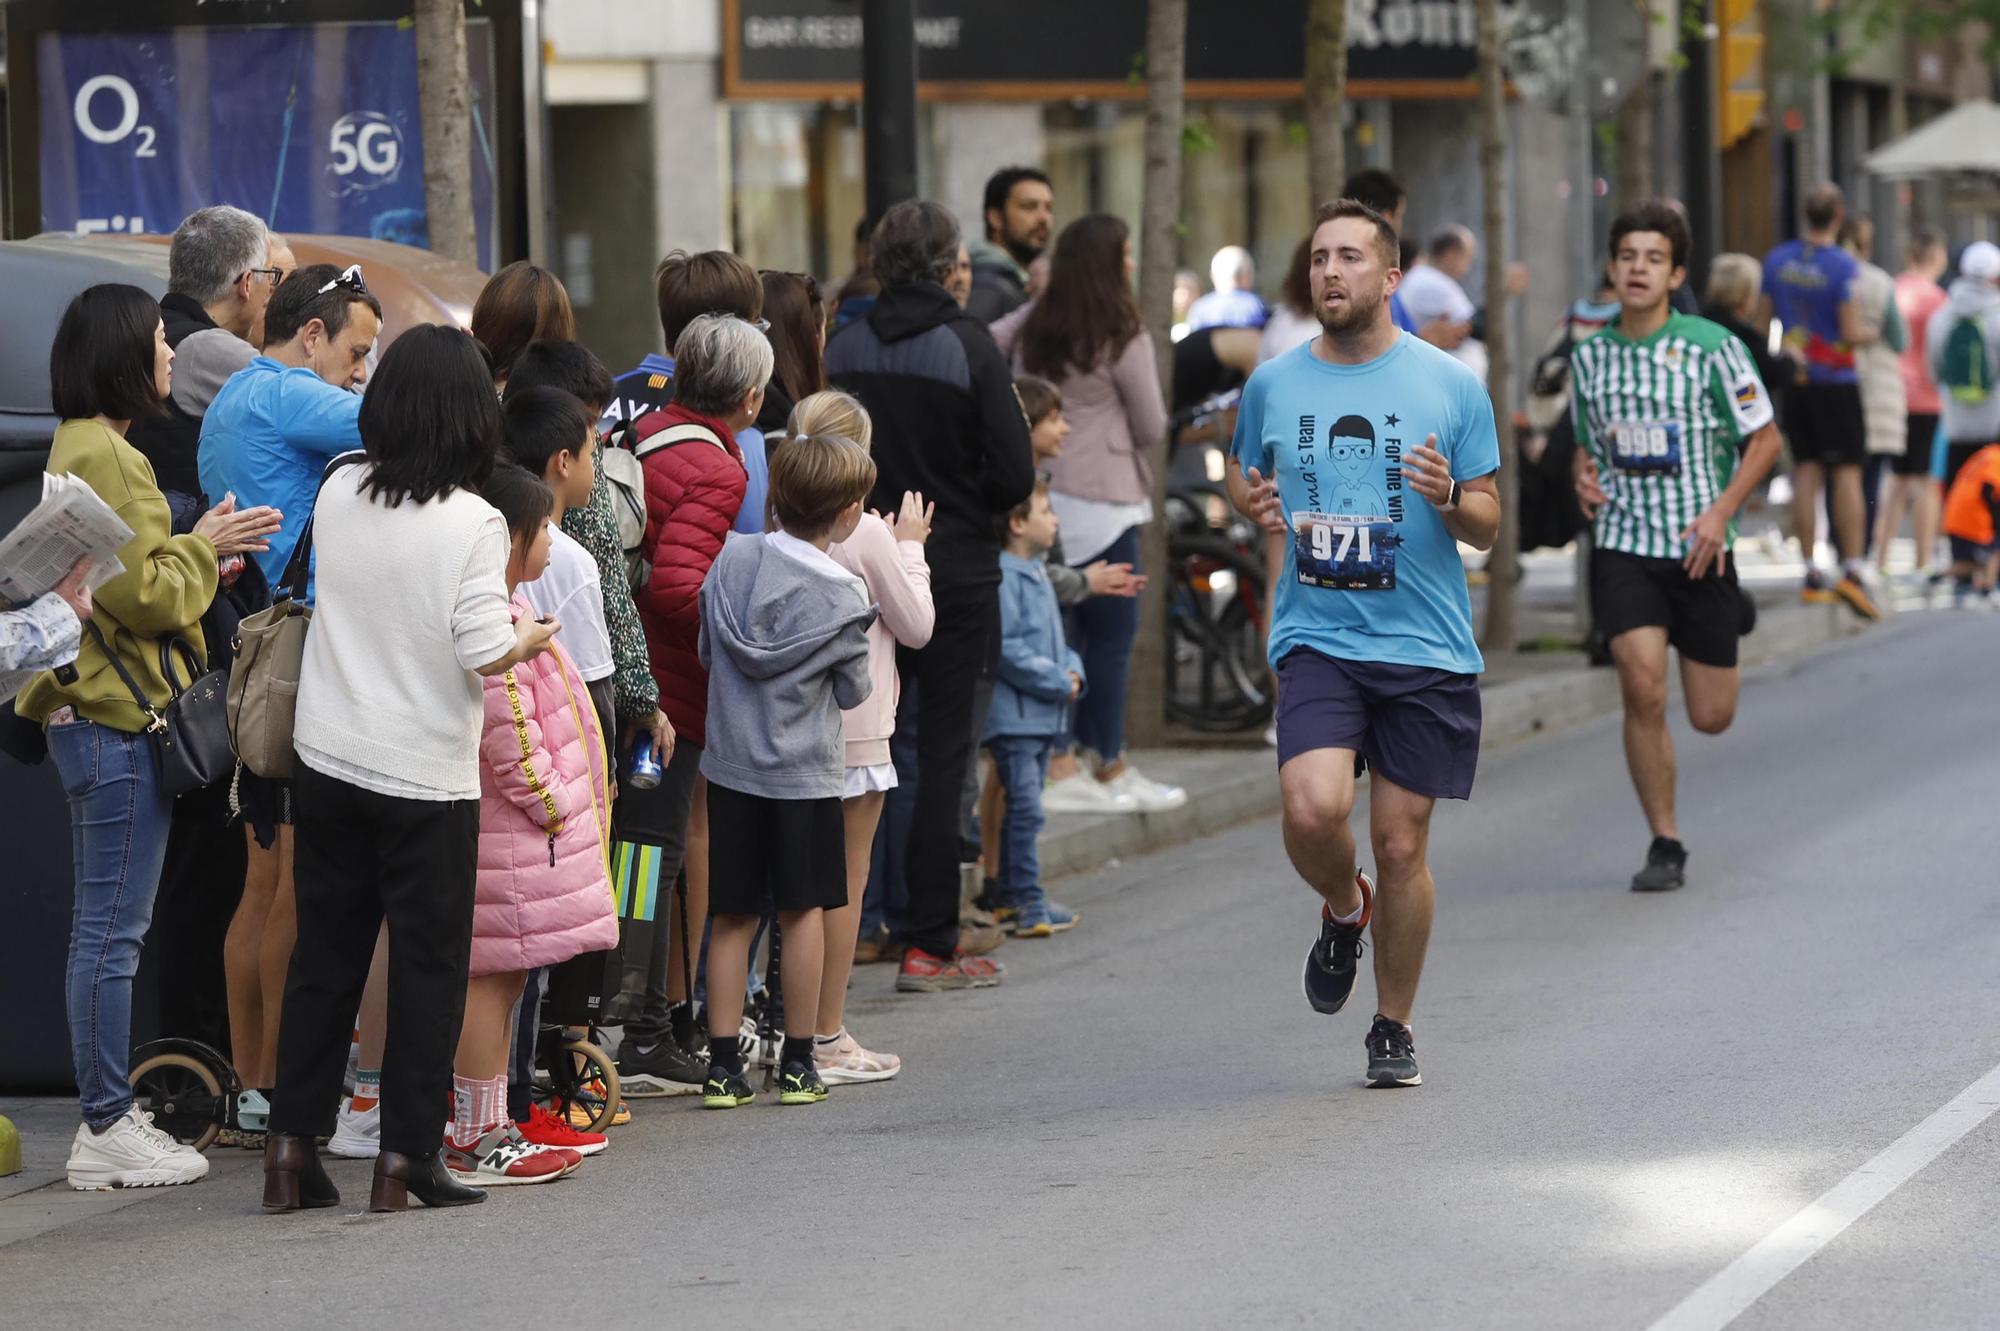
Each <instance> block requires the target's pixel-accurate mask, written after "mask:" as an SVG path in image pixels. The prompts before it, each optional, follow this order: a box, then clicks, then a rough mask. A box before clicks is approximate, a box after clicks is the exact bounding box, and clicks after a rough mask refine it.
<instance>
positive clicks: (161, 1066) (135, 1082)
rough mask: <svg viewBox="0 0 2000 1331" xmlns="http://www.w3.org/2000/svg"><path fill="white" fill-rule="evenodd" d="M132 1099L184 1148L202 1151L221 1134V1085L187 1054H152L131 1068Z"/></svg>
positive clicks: (209, 1069)
mask: <svg viewBox="0 0 2000 1331" xmlns="http://www.w3.org/2000/svg"><path fill="white" fill-rule="evenodd" d="M132 1098H133V1099H134V1100H135V1101H137V1102H138V1105H139V1108H141V1109H143V1110H145V1111H146V1112H147V1113H149V1114H151V1115H152V1116H153V1126H154V1127H157V1128H158V1129H159V1130H160V1131H162V1132H164V1133H166V1134H167V1135H168V1136H169V1137H172V1138H173V1139H174V1140H175V1141H177V1142H180V1143H182V1144H183V1145H186V1146H192V1147H194V1149H195V1150H197V1151H206V1150H207V1149H208V1148H209V1146H210V1145H211V1144H213V1143H214V1141H215V1135H216V1134H217V1133H219V1132H221V1131H222V1115H221V1113H220V1110H221V1108H222V1082H221V1080H220V1079H219V1078H217V1077H216V1075H215V1072H214V1070H213V1069H212V1068H210V1067H209V1066H208V1064H206V1063H204V1062H202V1061H201V1060H200V1059H198V1058H194V1057H192V1056H191V1055H188V1054H154V1055H153V1056H152V1057H151V1058H149V1059H147V1060H146V1061H145V1062H143V1063H141V1064H140V1065H139V1066H138V1067H136V1068H133V1069H132Z"/></svg>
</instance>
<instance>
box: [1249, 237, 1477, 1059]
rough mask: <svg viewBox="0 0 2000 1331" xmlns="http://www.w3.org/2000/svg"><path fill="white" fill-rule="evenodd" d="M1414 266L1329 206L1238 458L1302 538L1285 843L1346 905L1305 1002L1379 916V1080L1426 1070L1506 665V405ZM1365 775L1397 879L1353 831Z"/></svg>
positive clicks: (1282, 712)
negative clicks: (1437, 324) (1403, 284)
mask: <svg viewBox="0 0 2000 1331" xmlns="http://www.w3.org/2000/svg"><path fill="white" fill-rule="evenodd" d="M1396 262H1397V250H1396V232H1395V229H1394V228H1393V227H1392V226H1390V225H1389V223H1388V221H1387V220H1386V219H1384V218H1383V217H1382V215H1381V214H1380V213H1377V212H1375V211H1374V210H1372V209H1370V208H1369V207H1368V206H1367V205H1365V204H1362V203H1358V202H1356V201H1355V200H1352V199H1343V200H1341V201H1339V202H1338V203H1330V204H1327V205H1325V206H1323V207H1322V208H1321V209H1320V210H1319V217H1318V224H1317V226H1316V227H1315V229H1314V231H1313V240H1312V298H1313V308H1314V310H1315V312H1316V313H1317V314H1318V316H1319V322H1320V329H1321V332H1320V335H1319V336H1318V337H1316V338H1314V339H1313V340H1312V341H1311V342H1308V343H1306V344H1305V345H1304V346H1301V347H1299V348H1297V349H1296V350H1293V351H1289V352H1287V353H1285V354H1284V355H1282V356H1279V357H1277V358H1276V359H1274V360H1271V361H1269V362H1268V363H1266V364H1265V365H1263V366H1262V367H1260V368H1259V369H1258V370H1257V372H1256V373H1255V374H1253V375H1251V376H1250V382H1249V383H1248V384H1246V385H1245V386H1244V389H1243V401H1242V406H1241V409H1240V410H1239V412H1238V414H1237V419H1236V439H1235V443H1234V445H1233V446H1232V449H1231V453H1232V459H1231V468H1230V493H1231V495H1232V497H1233V498H1234V499H1235V502H1236V505H1237V507H1238V508H1239V509H1241V510H1242V511H1243V512H1244V513H1245V514H1247V515H1249V516H1251V517H1254V518H1256V519H1257V520H1258V521H1259V522H1261V523H1263V524H1264V526H1265V528H1266V529H1267V530H1269V531H1272V532H1277V533H1281V534H1284V535H1286V536H1287V537H1288V538H1289V541H1288V545H1287V549H1286V554H1285V568H1284V575H1283V578H1282V579H1281V581H1280V583H1279V586H1278V591H1277V596H1276V608H1275V613H1274V615H1273V617H1272V622H1271V635H1270V636H1271V648H1270V650H1271V660H1272V662H1273V663H1274V664H1275V665H1276V667H1277V671H1278V783H1279V786H1280V787H1281V789H1282V791H1283V794H1284V830H1285V848H1286V851H1287V853H1288V854H1289V855H1290V856H1291V860H1292V864H1293V867H1295V868H1296V869H1297V870H1298V872H1299V875H1300V876H1301V877H1302V878H1304V879H1305V880H1306V882H1307V884H1308V885H1310V886H1311V887H1312V889H1313V890H1314V891H1315V892H1318V893H1319V894H1320V896H1321V897H1323V898H1325V904H1324V905H1323V906H1322V907H1321V911H1320V930H1319V937H1318V939H1317V940H1316V941H1315V942H1314V944H1313V947H1312V951H1311V952H1310V953H1309V954H1308V955H1307V957H1306V966H1305V991H1306V998H1307V1000H1308V1001H1309V1002H1310V1003H1311V1004H1312V1006H1313V1008H1314V1009H1315V1010H1317V1011H1320V1012H1326V1013H1332V1012H1338V1011H1340V1009H1341V1008H1342V1007H1343V1006H1344V1005H1345V1004H1346V1002H1347V998H1348V995H1349V994H1350V993H1352V992H1353V989H1354V981H1355V975H1356V971H1357V963H1358V962H1359V959H1360V956H1361V940H1362V934H1363V931H1364V930H1366V929H1367V928H1368V927H1369V925H1370V924H1371V922H1372V924H1373V926H1374V932H1375V989H1376V1003H1377V1012H1376V1017H1375V1022H1374V1025H1373V1026H1372V1027H1371V1028H1370V1030H1369V1032H1368V1039H1367V1044H1368V1084H1369V1085H1371V1086H1415V1085H1418V1084H1420V1083H1421V1081H1422V1080H1423V1079H1422V1077H1421V1076H1419V1074H1418V1072H1417V1060H1416V1049H1415V1045H1414V1044H1413V1042H1412V1040H1411V1035H1410V1025H1409V1023H1410V1011H1411V1007H1412V1006H1413V1004H1414V1003H1415V1001H1416V996H1417V980H1418V977H1419V976H1420V975H1421V974H1422V972H1423V966H1424V951H1425V948H1426V946H1427V945H1428V943H1429V941H1430V932H1431V914H1432V910H1433V907H1434V902H1435V894H1436V887H1435V884H1433V882H1432V881H1431V873H1430V868H1429V865H1428V864H1427V862H1426V853H1427V848H1428V846H1429V843H1430V822H1431V810H1432V808H1433V806H1434V805H1435V803H1436V801H1438V800H1439V799H1465V798H1467V797H1468V796H1469V795H1470V794H1471V792H1472V776H1473V769H1474V767H1475V766H1476V765H1477V763H1478V759H1479V682H1478V676H1479V673H1480V671H1482V670H1483V669H1485V663H1484V662H1483V661H1482V660H1481V658H1480V655H1479V647H1478V644H1477V643H1476V642H1475V640H1474V638H1473V632H1472V608H1471V604H1470V602H1469V600H1468V598H1467V595H1466V588H1465V566H1464V564H1463V563H1462V562H1461V561H1460V559H1459V554H1458V543H1459V542H1461V541H1463V542H1465V543H1466V544H1467V545H1471V546H1473V547H1475V548H1477V549H1480V550H1486V549H1490V548H1492V545H1493V538H1494V535H1495V533H1496V532H1497V531H1498V530H1499V527H1500V500H1499V496H1498V493H1497V491H1496V488H1495V485H1494V480H1493V477H1494V473H1495V472H1496V471H1498V470H1499V467H1500V446H1499V440H1498V438H1497V437H1496V435H1495V433H1494V428H1493V404H1492V400H1491V399H1490V398H1489V397H1488V396H1487V393H1486V388H1485V386H1484V385H1483V384H1481V383H1480V382H1479V380H1478V379H1476V378H1475V377H1474V376H1473V375H1472V373H1471V372H1470V371H1469V370H1467V369H1466V368H1465V367H1464V366H1462V365H1460V364H1459V363H1458V362H1457V361H1456V360H1454V359H1452V357H1451V356H1450V355H1449V354H1448V353H1446V352H1443V351H1440V350H1439V349H1437V348H1436V347H1434V346H1431V345H1430V344H1429V343H1427V342H1424V341H1422V340H1421V339H1419V338H1416V337H1414V336H1411V335H1409V334H1407V333H1405V332H1402V331H1400V330H1398V329H1397V327H1396V326H1395V324H1394V323H1393V322H1391V320H1390V315H1389V297H1390V296H1391V295H1392V294H1393V293H1394V292H1395V289H1396V284H1397V281H1398V280H1399V279H1400V277H1401V274H1400V272H1399V270H1398V269H1397V266H1396ZM1420 441H1421V442H1420ZM1364 768H1368V769H1372V770H1373V772H1374V777H1373V781H1372V783H1371V787H1370V798H1369V834H1370V839H1371V841H1372V842H1373V844H1374V850H1375V870H1376V873H1377V875H1378V876H1379V878H1380V883H1379V886H1378V884H1377V883H1376V882H1375V881H1372V880H1370V878H1369V877H1368V875H1366V874H1364V873H1362V872H1360V866H1359V863H1358V860H1357V853H1356V849H1355V844H1354V835H1353V832H1352V831H1351V830H1350V828H1349V827H1348V815H1349V814H1350V813H1351V812H1352V810H1353V808H1354V790H1355V782H1356V778H1357V777H1358V776H1359V774H1360V772H1361V771H1362V770H1363V769H1364ZM1378 899H1379V907H1380V908H1379V910H1378V909H1377V904H1378Z"/></svg>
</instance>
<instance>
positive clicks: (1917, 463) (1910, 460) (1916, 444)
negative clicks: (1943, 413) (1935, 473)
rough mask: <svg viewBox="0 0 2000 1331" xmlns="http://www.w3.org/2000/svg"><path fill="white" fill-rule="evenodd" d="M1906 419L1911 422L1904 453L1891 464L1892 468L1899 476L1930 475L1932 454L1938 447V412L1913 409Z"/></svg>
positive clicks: (1904, 443) (1904, 444) (1905, 440)
mask: <svg viewBox="0 0 2000 1331" xmlns="http://www.w3.org/2000/svg"><path fill="white" fill-rule="evenodd" d="M1904 419H1905V420H1907V421H1908V422H1909V427H1910V429H1909V434H1908V435H1907V436H1906V437H1905V439H1904V442H1903V455H1902V456H1901V457H1899V458H1896V459H1895V460H1894V461H1893V462H1892V463H1891V464H1890V469H1891V470H1892V471H1894V472H1895V474H1896V475H1898V476H1928V475H1930V474H1931V454H1932V452H1934V451H1935V450H1936V448H1937V427H1938V418H1937V413H1936V412H1934V411H1913V412H1911V413H1910V414H1909V415H1908V416H1906V417H1904Z"/></svg>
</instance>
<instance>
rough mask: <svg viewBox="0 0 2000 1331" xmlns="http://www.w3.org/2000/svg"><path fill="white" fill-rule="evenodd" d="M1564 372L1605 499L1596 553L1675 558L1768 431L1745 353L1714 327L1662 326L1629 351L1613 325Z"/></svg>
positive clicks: (1764, 399) (1692, 323) (1691, 322)
mask: <svg viewBox="0 0 2000 1331" xmlns="http://www.w3.org/2000/svg"><path fill="white" fill-rule="evenodd" d="M1572 365H1573V367H1574V368H1573V370H1572V373H1571V379H1570V382H1571V384H1572V385H1573V392H1574V399H1573V401H1574V410H1575V413H1576V434H1577V441H1578V443H1579V444H1580V445H1581V446H1583V447H1584V448H1587V449H1589V450H1590V456H1591V458H1592V459H1593V460H1594V461H1595V462H1596V464H1597V469H1598V474H1599V484H1600V485H1602V487H1603V489H1604V495H1605V502H1604V504H1603V506H1602V507H1601V508H1599V509H1598V511H1597V517H1596V519H1595V524H1594V527H1593V532H1592V534H1593V538H1594V539H1595V541H1596V543H1597V548H1598V549H1600V550H1622V551H1624V552H1625V553H1627V554H1633V555H1642V556H1646V557H1648V558H1654V559H1680V558H1682V557H1683V556H1684V555H1686V553H1687V542H1686V539H1685V533H1686V532H1687V529H1688V528H1689V526H1691V525H1692V524H1693V522H1694V520H1695V519H1696V518H1697V517H1699V516H1701V514H1702V513H1704V512H1705V511H1707V510H1708V509H1709V508H1710V507H1711V506H1713V505H1714V503H1715V501H1716V500H1717V499H1718V498H1720V497H1721V495H1722V492H1723V491H1724V490H1725V489H1727V488H1728V486H1729V480H1730V477H1731V476H1732V475H1733V474H1734V473H1735V470H1736V451H1737V445H1738V444H1739V443H1741V442H1742V441H1744V440H1747V439H1748V438H1749V437H1750V436H1751V435H1753V434H1755V433H1756V432H1757V431H1758V430H1761V429H1762V428H1764V426H1766V425H1768V424H1770V423H1771V419H1772V412H1771V395H1770V392H1769V390H1768V389H1766V388H1765V386H1764V383H1763V381H1762V380H1761V379H1759V378H1758V377H1757V367H1756V365H1755V364H1754V363H1753V362H1752V361H1751V359H1750V353H1749V351H1748V350H1747V349H1746V348H1745V347H1744V346H1743V344H1742V343H1741V342H1738V341H1737V340H1736V338H1735V336H1734V335H1733V334H1731V333H1730V332H1729V330H1728V329H1726V328H1724V327H1723V326H1722V325H1720V324H1716V323H1710V322H1709V321H1708V320H1706V319H1697V318H1694V317H1693V316H1691V315H1685V314H1670V315H1669V316H1668V318H1667V321H1666V322H1665V323H1664V324H1662V325H1661V326H1660V327H1659V328H1658V329H1656V330H1655V331H1654V332H1652V333H1651V334H1649V335H1647V336H1644V337H1641V338H1639V339H1637V340H1633V339H1632V338H1629V337H1627V336H1626V334H1625V332H1624V331H1623V329H1622V328H1621V326H1620V323H1619V322H1617V321H1614V322H1613V323H1612V324H1611V325H1610V326H1608V327H1606V328H1605V329H1604V331H1602V332H1600V333H1598V334H1597V335H1596V336H1595V337H1592V338H1590V339H1589V340H1587V341H1585V342H1584V343H1582V344H1581V345H1579V346H1578V347H1577V348H1576V350H1575V352H1574V353H1573V359H1572ZM1735 537H1736V524H1735V521H1734V519H1733V518H1732V519H1731V521H1730V524H1729V539H1730V540H1731V541H1734V540H1735Z"/></svg>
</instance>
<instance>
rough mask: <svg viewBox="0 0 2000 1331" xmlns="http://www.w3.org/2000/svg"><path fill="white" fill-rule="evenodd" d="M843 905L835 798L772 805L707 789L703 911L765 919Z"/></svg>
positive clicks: (842, 833) (843, 843) (841, 841)
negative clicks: (769, 911)
mask: <svg viewBox="0 0 2000 1331" xmlns="http://www.w3.org/2000/svg"><path fill="white" fill-rule="evenodd" d="M767 904H769V905H770V906H771V907H773V908H775V909H777V910H780V911H794V910H813V909H816V908H824V909H827V910H835V909H838V908H839V907H841V906H845V905H846V904H847V824H846V822H845V821H844V820H843V814H842V812H841V807H840V797H839V796H837V795H836V796H834V797H832V798H829V799H817V800H774V799H767V798H765V797H764V796H762V795H746V794H744V793H743V792H742V791H740V790H731V789H730V788H729V787H727V786H719V785H717V784H716V783H715V782H713V781H711V782H709V783H708V913H709V914H711V915H762V914H763V913H764V910H765V907H766V905H767Z"/></svg>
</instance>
